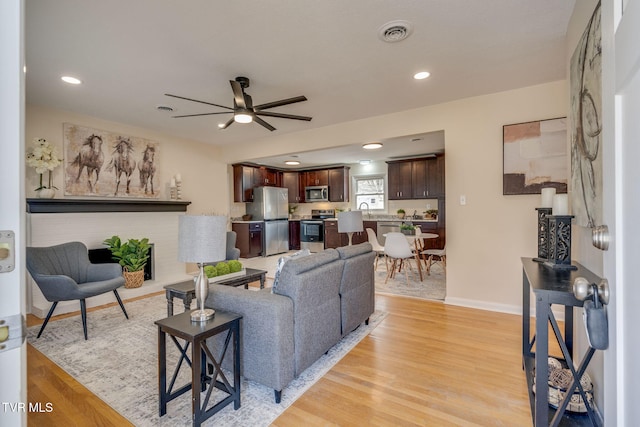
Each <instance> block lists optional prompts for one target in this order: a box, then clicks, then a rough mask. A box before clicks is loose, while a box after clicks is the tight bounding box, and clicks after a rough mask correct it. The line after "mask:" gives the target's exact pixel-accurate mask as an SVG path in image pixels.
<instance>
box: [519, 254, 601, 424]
mask: <svg viewBox="0 0 640 427" xmlns="http://www.w3.org/2000/svg"><path fill="white" fill-rule="evenodd" d="M522 265H523V279H522V357H523V365H524V370H525V374H526V376H527V387H528V390H529V400H530V403H531V415H532V417H533V424H534V426H536V427H540V426H548V425H553V426H557V425H559V424H560V423H561V422H562V425H563V426H564V425H578V426H582V425H595V426H602V424H603V423H602V420H601V419H600V417H599V415H598V414H597V413H596V412H595V411H594V410H593V408H591V407H590V406H589V405H588V403H587V408H588V413H586V414H575V413H568V412H565V411H564V410H562V411H559V410H558V411H557V410H554V409H553V408H550V407H549V402H548V393H549V384H548V378H549V365H548V357H549V323H550V324H551V326H552V328H553V331H554V335H555V337H556V340H557V341H558V344H559V345H560V349H561V350H562V353H563V355H564V358H565V362H566V363H567V366H568V368H569V369H571V370H572V374H573V377H574V380H575V379H576V378H577V379H578V381H579V379H580V377H581V376H582V374H583V373H584V371H585V370H586V368H587V365H588V364H589V362H590V360H591V357H592V356H593V353H594V351H595V350H594V349H593V348H589V349H588V350H587V352H586V354H585V355H584V357H583V359H582V362H581V363H580V365H579V367H578V368H577V370H576V369H574V368H573V366H574V364H573V357H574V356H573V307H582V305H583V303H584V301H580V300H578V299H577V298H576V297H575V296H574V294H573V282H574V280H575V279H576V278H577V277H584V278H585V279H587V280H588V281H589V282H590V283H598V282H600V277H598V276H596V275H595V274H593V273H592V272H591V271H589V270H588V269H586V268H585V267H583V266H582V265H580V264H578V263H574V265H575V266H577V269H576V270H557V269H553V268H550V267H547V266H545V265H543V264H542V263H538V262H535V261H533V259H532V258H522ZM530 291H532V292H533V295H534V298H535V307H536V324H535V336H534V337H533V338H531V329H530V316H531V313H530V311H531V310H530V307H531V306H530ZM552 304H558V305H564V339H563V336H562V334H561V332H560V328H559V327H558V323H557V321H556V319H555V316H554V315H553V312H552V311H551V305H552ZM534 344H535V346H536V350H535V352H534V351H532V349H533V345H534ZM534 382H535V393H534V392H533V390H534ZM568 394H569V398H570V396H571V394H573V392H571V393H568ZM552 416H553V418H551V417H552Z"/></svg>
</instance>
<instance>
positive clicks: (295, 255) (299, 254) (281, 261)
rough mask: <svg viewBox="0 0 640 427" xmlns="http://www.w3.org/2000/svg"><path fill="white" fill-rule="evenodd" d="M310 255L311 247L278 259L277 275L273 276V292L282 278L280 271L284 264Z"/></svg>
mask: <svg viewBox="0 0 640 427" xmlns="http://www.w3.org/2000/svg"><path fill="white" fill-rule="evenodd" d="M308 255H311V251H310V250H309V249H303V250H301V251H298V252H296V253H293V254H291V255H285V256H281V257H280V258H279V259H278V264H277V266H276V274H275V277H274V278H273V286H272V288H271V292H272V293H273V292H275V290H276V287H277V286H278V280H279V279H280V272H281V271H282V269H283V268H284V265H285V264H286V263H287V261H289V260H292V259H297V258H302V257H305V256H308Z"/></svg>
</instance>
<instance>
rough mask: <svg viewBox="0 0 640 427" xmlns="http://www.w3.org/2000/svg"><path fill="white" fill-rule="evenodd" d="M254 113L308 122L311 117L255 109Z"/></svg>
mask: <svg viewBox="0 0 640 427" xmlns="http://www.w3.org/2000/svg"><path fill="white" fill-rule="evenodd" d="M255 114H257V115H260V116H268V117H279V118H281V119H293V120H304V121H306V122H310V121H311V119H312V118H311V117H308V116H294V115H292V114H282V113H271V112H269V111H256V112H255Z"/></svg>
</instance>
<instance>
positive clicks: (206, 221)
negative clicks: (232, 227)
mask: <svg viewBox="0 0 640 427" xmlns="http://www.w3.org/2000/svg"><path fill="white" fill-rule="evenodd" d="M226 246H227V217H226V216H211V215H182V216H181V217H180V219H179V223H178V261H183V262H194V263H196V264H198V268H199V269H200V274H199V275H198V277H197V278H196V282H195V287H196V301H197V304H198V308H197V310H194V311H192V312H191V320H192V321H195V322H206V321H207V320H209V319H211V318H212V317H213V315H214V314H215V311H214V310H212V309H205V308H204V302H205V300H206V299H207V295H208V294H209V280H208V278H207V276H206V275H205V274H204V264H205V263H207V262H216V261H223V260H224V259H225V258H226V252H227V251H226Z"/></svg>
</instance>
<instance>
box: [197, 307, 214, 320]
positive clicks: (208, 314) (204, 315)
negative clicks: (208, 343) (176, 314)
mask: <svg viewBox="0 0 640 427" xmlns="http://www.w3.org/2000/svg"><path fill="white" fill-rule="evenodd" d="M214 314H216V311H215V310H213V309H210V308H203V309H199V310H193V311H192V312H191V321H192V322H206V321H209V320H211V319H213V316H214Z"/></svg>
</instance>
